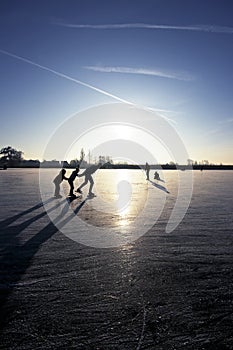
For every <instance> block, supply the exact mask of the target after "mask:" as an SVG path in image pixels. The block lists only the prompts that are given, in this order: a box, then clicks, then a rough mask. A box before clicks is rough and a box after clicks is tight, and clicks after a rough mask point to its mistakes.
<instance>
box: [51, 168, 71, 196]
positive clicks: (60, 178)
mask: <svg viewBox="0 0 233 350" xmlns="http://www.w3.org/2000/svg"><path fill="white" fill-rule="evenodd" d="M65 173H66V170H65V169H62V170H61V171H60V173H59V174H58V175H57V176H56V177H55V179H54V180H53V183H54V185H55V192H54V197H56V198H61V197H62V196H61V195H60V184H61V183H62V181H63V180H68V178H67V177H65Z"/></svg>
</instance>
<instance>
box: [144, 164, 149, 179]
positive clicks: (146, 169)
mask: <svg viewBox="0 0 233 350" xmlns="http://www.w3.org/2000/svg"><path fill="white" fill-rule="evenodd" d="M145 172H146V179H147V180H150V166H149V164H148V163H147V162H146V165H145Z"/></svg>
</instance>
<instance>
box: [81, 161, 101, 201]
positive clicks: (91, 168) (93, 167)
mask: <svg viewBox="0 0 233 350" xmlns="http://www.w3.org/2000/svg"><path fill="white" fill-rule="evenodd" d="M101 165H102V163H99V164H93V165H91V166H89V168H87V169H86V170H84V172H83V173H82V174H80V175H79V177H82V176H85V180H84V182H83V183H82V185H81V186H79V187H78V188H77V190H76V192H79V193H82V190H81V189H82V188H83V187H84V186H86V184H87V183H88V182H89V183H90V187H89V192H88V196H89V197H94V196H95V194H94V193H93V192H92V188H93V186H94V180H93V177H92V174H94V172H96V170H98V169H99V168H100V167H101Z"/></svg>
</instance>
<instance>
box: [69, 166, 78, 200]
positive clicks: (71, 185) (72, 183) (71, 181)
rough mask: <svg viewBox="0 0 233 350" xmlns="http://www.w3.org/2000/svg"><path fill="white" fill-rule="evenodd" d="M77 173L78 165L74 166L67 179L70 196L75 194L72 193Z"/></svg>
mask: <svg viewBox="0 0 233 350" xmlns="http://www.w3.org/2000/svg"><path fill="white" fill-rule="evenodd" d="M78 173H79V167H78V168H76V169H75V170H74V171H72V173H71V175H70V177H69V179H68V182H69V185H70V194H69V196H70V197H75V194H74V180H75V178H76V176H78Z"/></svg>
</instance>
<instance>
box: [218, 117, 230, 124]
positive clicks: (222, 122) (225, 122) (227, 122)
mask: <svg viewBox="0 0 233 350" xmlns="http://www.w3.org/2000/svg"><path fill="white" fill-rule="evenodd" d="M230 123H233V118H227V119H224V120H219V122H218V124H221V125H223V124H230Z"/></svg>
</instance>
